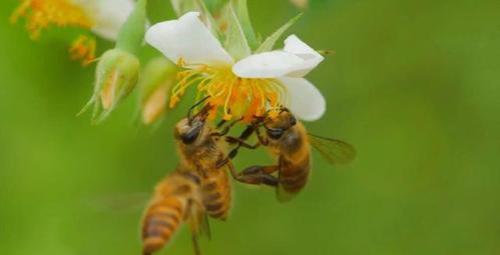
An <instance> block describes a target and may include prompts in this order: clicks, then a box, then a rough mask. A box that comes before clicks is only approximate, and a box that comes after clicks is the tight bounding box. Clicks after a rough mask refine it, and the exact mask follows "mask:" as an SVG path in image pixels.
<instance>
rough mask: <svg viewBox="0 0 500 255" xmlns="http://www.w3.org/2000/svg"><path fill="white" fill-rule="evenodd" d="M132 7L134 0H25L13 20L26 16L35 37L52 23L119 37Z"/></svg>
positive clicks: (100, 34) (14, 14) (114, 37)
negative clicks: (119, 32)
mask: <svg viewBox="0 0 500 255" xmlns="http://www.w3.org/2000/svg"><path fill="white" fill-rule="evenodd" d="M133 9H134V1H133V0H24V1H23V2H22V4H21V5H20V6H19V7H18V8H17V9H16V11H15V12H14V13H13V15H12V17H11V20H12V21H13V22H16V21H17V20H18V19H19V18H20V17H25V18H26V23H27V24H26V28H27V29H28V30H29V32H30V33H31V37H32V38H37V37H39V36H40V32H41V31H42V30H43V29H46V28H47V27H48V26H51V25H52V26H58V27H80V28H85V29H90V30H92V31H93V32H94V33H95V34H96V35H98V36H101V37H103V38H105V39H108V40H116V38H117V35H118V31H119V30H120V28H121V26H122V25H123V24H124V23H125V21H126V19H127V17H128V16H129V15H130V13H132V10H133Z"/></svg>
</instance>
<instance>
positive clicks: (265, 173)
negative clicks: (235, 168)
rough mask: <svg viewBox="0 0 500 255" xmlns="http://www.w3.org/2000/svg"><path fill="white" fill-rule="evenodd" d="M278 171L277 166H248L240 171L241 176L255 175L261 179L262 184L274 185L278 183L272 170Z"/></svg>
mask: <svg viewBox="0 0 500 255" xmlns="http://www.w3.org/2000/svg"><path fill="white" fill-rule="evenodd" d="M276 171H278V166H277V165H274V166H250V167H247V168H245V169H244V170H243V171H241V173H240V175H241V176H257V177H258V178H260V179H261V182H262V184H265V185H268V186H271V187H276V186H278V184H279V180H278V178H276V177H275V176H273V175H272V174H273V173H274V172H276Z"/></svg>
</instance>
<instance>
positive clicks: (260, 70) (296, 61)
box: [233, 51, 303, 78]
mask: <svg viewBox="0 0 500 255" xmlns="http://www.w3.org/2000/svg"><path fill="white" fill-rule="evenodd" d="M302 62H303V60H302V59H301V58H300V57H297V56H296V55H294V54H291V53H287V52H284V51H270V52H264V53H260V54H255V55H251V56H249V57H246V58H244V59H242V60H240V61H238V62H237V63H236V64H235V65H234V66H233V73H234V74H236V75H237V76H239V77H242V78H276V77H282V76H285V75H286V74H288V73H290V72H292V71H294V70H296V67H297V66H300V65H302Z"/></svg>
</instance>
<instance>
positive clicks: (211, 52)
mask: <svg viewBox="0 0 500 255" xmlns="http://www.w3.org/2000/svg"><path fill="white" fill-rule="evenodd" d="M199 15H200V14H199V13H198V12H188V13H186V14H184V15H183V16H182V17H180V18H179V19H178V20H170V21H165V22H161V23H158V24H155V25H153V26H152V27H151V28H149V30H148V31H147V32H146V42H148V43H149V44H150V45H151V46H153V47H155V48H156V49H158V50H159V51H161V52H162V53H163V54H164V55H165V56H166V57H167V58H169V59H170V60H171V61H173V62H174V63H177V62H178V61H179V59H181V58H182V59H183V61H184V62H186V64H188V65H190V64H208V65H221V64H222V65H228V64H229V65H230V64H232V63H233V59H232V57H231V56H230V55H229V54H228V53H227V52H226V50H224V48H223V47H222V45H221V44H220V42H219V41H218V40H217V39H216V38H215V37H214V36H213V35H212V33H210V31H209V30H208V28H207V27H206V26H205V25H204V24H203V22H201V20H200V19H199Z"/></svg>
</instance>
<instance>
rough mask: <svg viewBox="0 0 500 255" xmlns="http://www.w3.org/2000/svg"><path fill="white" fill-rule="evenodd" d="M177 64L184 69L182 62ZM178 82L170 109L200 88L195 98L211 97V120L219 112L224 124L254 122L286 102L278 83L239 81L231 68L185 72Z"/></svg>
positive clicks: (283, 89) (212, 68)
mask: <svg viewBox="0 0 500 255" xmlns="http://www.w3.org/2000/svg"><path fill="white" fill-rule="evenodd" d="M177 64H178V65H179V66H180V67H182V66H183V64H184V63H183V60H182V59H181V60H179V61H178V63H177ZM178 80H179V81H178V83H177V84H176V85H175V86H174V87H173V89H172V92H171V98H170V107H175V105H176V104H177V103H178V102H179V100H180V97H181V96H182V95H183V94H184V93H185V91H186V89H187V88H188V87H190V86H192V85H195V84H197V90H198V93H197V94H196V98H197V99H201V98H202V97H205V96H210V98H209V100H208V101H207V103H209V104H210V105H212V106H214V109H215V110H214V111H215V112H211V116H212V117H213V116H214V115H215V114H216V112H217V111H219V112H220V113H221V114H222V118H223V119H225V120H230V119H233V118H240V117H243V119H244V120H245V121H247V122H248V121H251V119H252V118H253V117H254V116H262V115H263V114H264V113H265V111H266V109H267V108H269V107H277V106H278V105H281V104H283V103H285V99H286V89H285V88H284V87H283V86H282V84H281V83H280V82H278V81H277V80H275V79H245V78H240V77H237V76H236V75H234V74H233V72H232V70H231V68H230V67H225V68H214V67H209V66H199V67H197V68H193V69H186V70H185V71H182V72H180V73H179V75H178ZM217 109H218V110H217Z"/></svg>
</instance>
